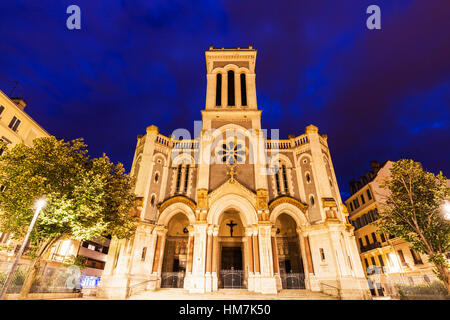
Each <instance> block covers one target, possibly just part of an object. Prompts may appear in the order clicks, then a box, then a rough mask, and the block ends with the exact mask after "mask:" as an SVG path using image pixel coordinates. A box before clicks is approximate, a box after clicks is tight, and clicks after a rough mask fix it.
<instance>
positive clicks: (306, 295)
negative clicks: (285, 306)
mask: <svg viewBox="0 0 450 320" xmlns="http://www.w3.org/2000/svg"><path fill="white" fill-rule="evenodd" d="M128 299H129V300H338V298H337V297H333V296H330V295H327V294H324V293H322V292H313V291H310V290H281V291H280V292H278V294H262V293H255V292H249V291H247V290H246V289H221V290H219V291H216V292H209V293H189V292H188V291H187V290H184V289H158V290H155V291H143V292H141V293H138V294H136V295H133V296H131V297H130V298H128Z"/></svg>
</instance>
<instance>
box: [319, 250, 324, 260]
mask: <svg viewBox="0 0 450 320" xmlns="http://www.w3.org/2000/svg"><path fill="white" fill-rule="evenodd" d="M320 258H321V259H322V261H325V252H324V251H323V248H320Z"/></svg>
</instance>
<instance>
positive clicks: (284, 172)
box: [281, 164, 289, 193]
mask: <svg viewBox="0 0 450 320" xmlns="http://www.w3.org/2000/svg"><path fill="white" fill-rule="evenodd" d="M281 169H282V172H283V183H284V192H285V193H289V188H288V183H287V175H286V166H285V165H284V164H283V165H282V166H281Z"/></svg>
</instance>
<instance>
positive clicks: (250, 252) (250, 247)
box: [245, 228, 255, 291]
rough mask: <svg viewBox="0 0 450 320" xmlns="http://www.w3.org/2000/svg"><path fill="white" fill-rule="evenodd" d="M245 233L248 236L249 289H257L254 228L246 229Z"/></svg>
mask: <svg viewBox="0 0 450 320" xmlns="http://www.w3.org/2000/svg"><path fill="white" fill-rule="evenodd" d="M245 235H246V238H247V260H248V264H247V265H248V269H247V272H248V276H247V289H248V291H254V290H255V283H254V273H253V272H254V270H253V265H254V259H253V230H252V229H250V228H249V229H246V230H245Z"/></svg>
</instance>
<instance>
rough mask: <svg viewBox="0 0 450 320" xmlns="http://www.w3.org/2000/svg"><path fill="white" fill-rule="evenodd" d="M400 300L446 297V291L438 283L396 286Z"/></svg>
mask: <svg viewBox="0 0 450 320" xmlns="http://www.w3.org/2000/svg"><path fill="white" fill-rule="evenodd" d="M397 290H398V292H399V294H400V299H407V298H408V297H417V296H441V297H442V296H443V297H445V296H447V289H446V288H445V286H444V285H443V284H442V282H440V281H433V282H431V283H421V284H417V285H397Z"/></svg>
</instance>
